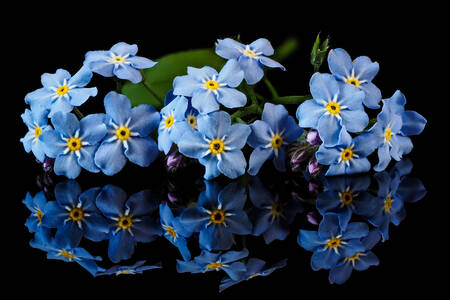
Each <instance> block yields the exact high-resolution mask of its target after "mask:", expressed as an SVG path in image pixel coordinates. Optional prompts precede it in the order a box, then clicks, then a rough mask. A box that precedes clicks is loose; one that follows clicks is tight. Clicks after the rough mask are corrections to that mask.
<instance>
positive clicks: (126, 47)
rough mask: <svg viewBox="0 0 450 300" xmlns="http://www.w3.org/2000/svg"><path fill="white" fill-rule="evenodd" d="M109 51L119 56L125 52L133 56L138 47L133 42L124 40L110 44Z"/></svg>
mask: <svg viewBox="0 0 450 300" xmlns="http://www.w3.org/2000/svg"><path fill="white" fill-rule="evenodd" d="M110 51H111V52H114V54H116V55H119V56H125V55H127V54H129V55H130V56H134V55H136V53H137V51H138V47H137V45H135V44H132V45H130V44H127V43H125V42H119V43H117V44H115V45H114V46H112V47H111V49H110Z"/></svg>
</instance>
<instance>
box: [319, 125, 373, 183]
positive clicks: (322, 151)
mask: <svg viewBox="0 0 450 300" xmlns="http://www.w3.org/2000/svg"><path fill="white" fill-rule="evenodd" d="M339 141H340V142H339V144H337V145H336V146H334V147H327V146H325V145H324V144H322V145H321V146H320V147H319V150H318V151H317V152H316V158H317V161H318V162H319V163H320V164H322V165H329V166H330V167H329V168H328V171H327V172H326V174H325V176H333V175H344V174H345V175H351V174H357V173H365V172H367V171H369V170H370V162H369V160H368V159H367V158H366V157H367V156H368V155H369V154H370V153H372V152H373V150H374V148H373V145H370V144H368V143H364V142H363V141H364V140H362V139H361V136H357V137H356V138H354V139H352V137H351V136H350V134H348V133H347V132H346V131H342V132H341V136H340V138H339Z"/></svg>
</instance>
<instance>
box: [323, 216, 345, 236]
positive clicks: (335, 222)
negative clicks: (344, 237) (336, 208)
mask: <svg viewBox="0 0 450 300" xmlns="http://www.w3.org/2000/svg"><path fill="white" fill-rule="evenodd" d="M318 232H319V236H320V237H321V238H323V239H330V238H333V237H336V236H338V235H339V234H341V229H340V226H339V218H338V216H337V214H326V215H325V216H324V217H323V219H322V221H321V222H320V224H319V231H318Z"/></svg>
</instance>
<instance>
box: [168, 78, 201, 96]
mask: <svg viewBox="0 0 450 300" xmlns="http://www.w3.org/2000/svg"><path fill="white" fill-rule="evenodd" d="M202 86H203V84H202V83H201V81H198V80H196V79H195V78H193V77H192V76H190V75H184V76H177V77H175V79H174V80H173V93H174V94H175V95H182V96H186V97H192V96H193V94H194V92H195V91H197V90H198V89H200V88H201V87H202Z"/></svg>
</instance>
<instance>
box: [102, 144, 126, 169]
mask: <svg viewBox="0 0 450 300" xmlns="http://www.w3.org/2000/svg"><path fill="white" fill-rule="evenodd" d="M94 161H95V164H96V165H97V167H99V168H100V169H101V170H102V172H103V173H105V174H106V175H114V174H116V173H118V172H119V171H120V170H122V168H123V167H124V166H125V164H126V162H127V159H126V157H125V155H124V154H123V147H122V143H121V142H112V143H108V142H103V143H102V144H101V145H100V147H99V148H98V150H97V152H96V153H95V157H94Z"/></svg>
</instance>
